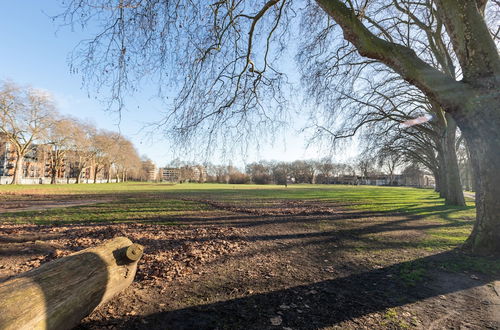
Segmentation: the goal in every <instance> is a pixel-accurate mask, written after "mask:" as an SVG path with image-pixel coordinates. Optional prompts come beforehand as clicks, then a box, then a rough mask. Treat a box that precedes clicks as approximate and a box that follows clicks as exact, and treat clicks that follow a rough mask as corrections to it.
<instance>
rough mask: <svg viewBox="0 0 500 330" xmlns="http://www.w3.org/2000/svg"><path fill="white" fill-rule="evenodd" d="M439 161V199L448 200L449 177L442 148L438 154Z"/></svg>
mask: <svg viewBox="0 0 500 330" xmlns="http://www.w3.org/2000/svg"><path fill="white" fill-rule="evenodd" d="M437 159H438V163H439V197H441V198H444V199H445V200H446V198H447V194H448V180H447V179H448V175H447V174H446V160H445V157H444V151H443V148H442V147H441V150H440V151H439V152H438V156H437Z"/></svg>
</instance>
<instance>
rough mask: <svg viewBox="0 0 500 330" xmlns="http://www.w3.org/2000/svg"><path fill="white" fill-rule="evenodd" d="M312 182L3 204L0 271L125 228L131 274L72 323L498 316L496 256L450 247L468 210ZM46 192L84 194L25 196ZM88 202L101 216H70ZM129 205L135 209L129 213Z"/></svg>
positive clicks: (129, 325) (461, 323)
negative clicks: (325, 190)
mask: <svg viewBox="0 0 500 330" xmlns="http://www.w3.org/2000/svg"><path fill="white" fill-rule="evenodd" d="M292 189H293V188H292ZM394 189H395V190H394V193H395V194H397V193H398V190H397V188H394ZM290 191H293V190H290ZM314 194H315V195H314V197H312V198H311V197H308V198H303V199H301V198H299V197H300V194H298V193H297V194H295V192H294V193H293V194H292V195H283V194H281V195H280V192H276V193H275V195H276V196H278V197H276V198H272V197H270V195H272V194H271V193H269V192H266V194H256V193H252V194H246V195H245V193H244V192H242V191H238V190H236V191H233V192H231V191H227V190H225V191H223V192H217V191H213V192H211V191H204V192H190V191H187V190H186V191H182V192H172V191H169V190H167V191H162V192H151V191H148V192H147V193H137V194H135V193H134V194H130V193H127V194H123V195H119V194H118V195H117V194H113V195H109V196H108V195H105V196H90V197H88V196H87V197H86V200H88V201H89V200H92V201H94V200H95V201H99V200H101V201H102V200H106V203H108V204H102V205H99V204H97V205H89V204H88V203H87V204H79V206H73V207H68V205H64V204H61V205H59V206H61V207H64V208H63V209H60V210H55V209H52V210H47V211H42V210H40V209H39V208H38V209H37V211H36V212H37V213H36V214H35V213H26V212H19V213H15V215H14V213H3V214H1V215H0V216H1V217H2V219H7V220H8V221H4V222H3V223H1V224H0V280H5V279H7V278H9V277H10V276H13V275H15V274H18V273H21V272H24V271H27V270H29V269H31V268H34V267H37V266H39V265H40V264H42V263H44V262H48V261H50V260H52V259H55V258H60V257H63V256H65V255H67V254H70V253H72V252H75V251H78V250H81V249H83V248H86V247H90V246H95V245H97V244H99V243H101V242H102V241H104V240H106V239H110V238H113V237H116V236H127V237H129V238H130V239H131V240H132V241H133V242H137V243H140V244H142V245H144V246H145V253H144V256H143V258H142V259H141V261H140V263H139V267H138V271H137V275H136V280H135V282H134V283H133V284H132V285H131V286H130V287H129V288H128V289H126V290H125V291H124V292H122V293H121V294H119V295H118V296H117V297H116V298H114V299H113V300H111V301H110V302H108V303H106V304H104V305H102V306H100V307H99V308H97V309H96V310H95V311H94V312H93V313H92V314H91V315H90V316H89V317H87V318H86V319H84V320H83V321H82V323H81V325H80V326H79V328H80V329H106V328H108V329H116V328H120V329H124V328H125V329H336V328H339V329H341V328H342V329H360V328H361V329H363V328H366V329H371V328H389V329H404V328H418V329H443V328H445V329H446V328H449V329H485V328H486V329H487V328H490V329H498V328H500V282H499V280H500V264H499V262H498V260H496V259H494V258H477V257H472V256H469V255H467V254H464V253H463V252H461V251H460V250H459V249H457V248H455V246H458V245H459V243H460V239H457V240H456V242H455V241H454V240H453V237H462V236H458V235H459V234H460V233H462V232H463V231H464V230H465V229H467V230H470V224H471V219H470V218H468V217H467V216H464V217H458V216H454V215H453V214H454V213H453V212H455V211H456V210H453V209H451V210H449V209H442V208H438V209H435V210H434V209H430V210H427V209H426V210H425V212H427V213H426V215H422V214H416V213H408V212H403V211H402V210H391V211H390V212H389V211H387V210H380V208H372V209H370V208H368V207H365V206H363V205H356V203H355V199H354V198H352V199H349V200H344V201H340V200H335V199H325V198H324V196H322V195H321V194H320V193H318V192H317V191H314ZM262 195H265V196H266V198H261V197H259V196H262ZM242 196H243V197H242ZM245 196H246V197H245ZM3 198H4V200H6V201H9V203H10V204H9V205H10V206H9V211H15V207H14V206H13V205H14V204H15V203H19V208H24V209H23V210H22V211H26V208H29V207H30V202H29V200H30V198H26V196H24V195H23V194H22V193H20V194H15V195H12V196H8V197H5V196H3ZM374 198H375V197H374ZM59 199H60V200H62V201H64V203H70V202H71V201H75V202H76V201H78V200H79V201H80V202H83V200H84V199H85V198H84V197H83V195H79V194H75V195H64V196H59V195H47V196H43V197H40V196H37V198H36V200H37V202H36V203H35V204H37V205H38V207H40V205H43V202H41V201H40V200H42V201H45V202H47V203H48V202H49V201H52V202H51V204H50V205H51V208H53V207H55V206H54V205H53V204H54V203H55V204H57V200H59ZM109 201H112V202H109ZM152 201H153V202H152ZM384 201H387V199H384ZM0 203H1V201H0ZM69 205H71V204H69ZM140 205H142V207H141V206H140ZM56 206H57V205H56ZM174 206H175V207H174ZM127 207H128V208H129V209H130V212H129V213H133V214H134V216H133V217H130V218H127V217H128V216H130V214H128V215H126V214H125V213H123V212H126V210H125V208H127ZM155 207H158V208H159V209H160V208H161V209H162V210H165V209H169V210H170V211H169V212H170V213H167V212H164V213H161V212H157V211H155V209H154V208H155ZM422 209H423V208H422ZM28 210H29V209H28ZM118 210H119V211H118ZM430 211H432V212H434V211H436V212H437V211H439V212H440V214H445V215H446V217H447V220H446V221H444V220H443V219H440V218H436V217H432V216H429V214H428V213H432V212H430ZM33 212H34V211H33ZM40 212H41V213H40ZM92 212H95V213H96V214H102V217H103V218H106V217H109V219H110V220H111V221H110V222H94V221H83V220H84V217H82V214H83V213H85V214H90V213H92ZM112 212H113V213H119V214H122V213H123V214H124V215H123V218H124V219H128V220H127V221H119V218H111V215H110V214H111V213H112ZM120 212H121V213H120ZM140 212H142V213H143V218H142V220H144V221H137V220H134V219H136V218H139V216H138V214H139V213H140ZM34 217H36V219H37V221H31V222H35V223H29V222H30V221H29V218H31V219H33V218H34ZM59 217H60V218H61V219H68V218H72V217H74V218H75V219H80V220H81V221H77V222H75V221H73V222H75V223H67V222H66V221H62V220H61V221H59V222H58V221H57V219H58V218H59ZM92 219H93V217H92ZM106 219H107V218H106ZM49 220H50V221H49ZM49 222H50V223H49ZM445 234H446V235H447V236H446V239H444V238H443V237H445ZM461 239H462V240H463V238H461ZM450 242H451V243H450ZM453 244H455V246H453Z"/></svg>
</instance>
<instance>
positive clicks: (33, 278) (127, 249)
mask: <svg viewBox="0 0 500 330" xmlns="http://www.w3.org/2000/svg"><path fill="white" fill-rule="evenodd" d="M141 256H142V247H141V246H140V245H137V244H132V242H131V241H130V240H129V239H128V238H126V237H117V238H115V239H113V240H109V241H107V242H105V243H104V244H103V245H100V246H98V247H95V248H89V249H85V250H83V251H80V252H77V253H74V254H72V255H70V256H67V257H64V258H61V259H57V260H54V261H51V262H49V263H46V264H44V265H42V266H41V267H39V268H36V269H33V270H31V271H28V272H26V273H23V274H20V275H18V276H16V277H14V278H12V279H10V280H7V281H5V282H3V283H0V297H2V299H1V300H0V310H1V311H2V312H1V313H0V328H1V329H71V328H73V327H74V326H75V325H77V324H78V323H79V322H80V320H81V319H83V318H84V317H86V316H87V315H88V314H90V313H91V312H92V311H93V310H94V309H95V308H96V307H97V306H99V305H100V304H102V303H104V302H106V301H108V300H110V299H111V298H112V297H113V296H114V295H116V294H117V293H119V292H120V291H122V290H124V289H125V288H127V287H128V286H129V285H130V284H131V283H132V281H133V279H134V276H135V272H136V269H137V262H138V260H139V259H140V257H141Z"/></svg>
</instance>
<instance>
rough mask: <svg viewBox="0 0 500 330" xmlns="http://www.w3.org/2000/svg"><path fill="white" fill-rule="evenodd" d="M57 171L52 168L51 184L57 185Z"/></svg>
mask: <svg viewBox="0 0 500 330" xmlns="http://www.w3.org/2000/svg"><path fill="white" fill-rule="evenodd" d="M56 176H57V169H56V168H52V169H51V170H50V184H56Z"/></svg>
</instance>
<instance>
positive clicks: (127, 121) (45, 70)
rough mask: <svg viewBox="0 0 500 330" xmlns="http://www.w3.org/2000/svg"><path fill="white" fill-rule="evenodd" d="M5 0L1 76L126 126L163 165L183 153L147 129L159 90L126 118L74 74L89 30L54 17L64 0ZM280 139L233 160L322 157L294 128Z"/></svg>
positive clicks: (0, 18)
mask: <svg viewBox="0 0 500 330" xmlns="http://www.w3.org/2000/svg"><path fill="white" fill-rule="evenodd" d="M0 3H1V4H2V6H1V10H0V40H1V43H0V44H1V45H2V48H1V51H0V80H4V79H11V80H13V81H14V82H16V83H19V84H23V85H24V84H27V85H31V86H33V87H36V88H42V89H45V90H48V91H49V92H51V93H52V94H53V95H54V97H55V99H56V102H57V104H58V108H59V111H60V112H61V113H62V114H65V115H70V116H73V117H77V118H80V119H87V120H90V121H91V122H93V123H94V124H95V125H96V126H97V127H99V128H103V129H108V130H113V131H120V132H121V133H122V134H123V135H124V136H126V137H128V138H129V139H130V140H132V142H133V143H134V145H135V146H136V148H137V149H138V151H139V153H140V154H141V155H147V156H148V157H150V158H151V159H153V161H155V162H156V163H157V164H158V165H159V166H163V165H165V164H167V163H168V162H169V161H171V160H172V159H173V158H175V157H179V154H178V150H176V149H175V148H172V147H171V145H170V143H169V141H167V140H165V139H164V138H163V137H162V136H161V134H160V133H156V134H153V135H148V134H146V133H145V131H144V130H142V128H143V127H144V125H145V124H146V123H148V122H154V121H155V120H159V119H160V118H161V116H162V115H161V113H162V111H163V110H162V106H161V104H160V102H158V101H157V100H155V99H154V98H152V96H153V95H154V94H155V90H153V89H151V90H148V89H144V90H142V91H141V93H140V94H138V95H135V96H134V98H133V99H130V100H129V101H128V103H127V104H126V107H127V109H128V110H125V111H123V112H122V114H121V119H120V118H119V116H118V114H117V113H114V112H110V111H105V106H104V105H103V104H101V103H100V102H98V100H96V95H94V94H92V92H91V93H90V95H89V93H88V92H87V91H86V90H85V89H83V88H82V81H81V77H80V76H79V75H75V74H70V70H69V62H68V55H69V53H70V52H71V51H72V50H73V49H74V48H75V47H76V45H77V43H78V42H79V41H80V40H82V39H84V38H85V37H86V36H87V35H86V33H85V32H84V31H72V30H71V29H70V28H68V27H66V28H61V27H59V25H58V23H57V22H53V21H52V20H51V18H50V16H53V15H56V14H58V13H60V12H61V8H60V7H59V2H58V1H40V0H22V1H8V0H3V1H1V2H0ZM300 124H301V123H298V124H297V125H296V126H297V127H300ZM275 141H276V143H274V145H266V146H264V147H261V149H260V150H259V151H255V150H251V151H250V152H249V153H248V155H246V156H245V157H242V156H236V157H234V159H232V163H233V164H235V165H238V166H242V165H243V164H244V162H251V161H255V160H258V159H267V160H269V159H276V160H285V161H290V160H295V159H311V158H321V157H322V155H321V154H320V153H319V152H318V151H317V150H316V149H314V148H310V149H307V150H306V149H305V141H304V137H303V136H301V135H299V134H298V133H296V131H295V130H294V129H290V130H287V132H284V133H283V134H282V135H281V136H278V137H276V139H275ZM349 155H352V153H349ZM180 158H183V157H182V156H181V157H180ZM231 158H233V157H231ZM343 158H344V157H343ZM184 160H191V159H189V158H188V159H184ZM211 161H212V162H215V163H222V162H226V161H223V160H221V159H211Z"/></svg>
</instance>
